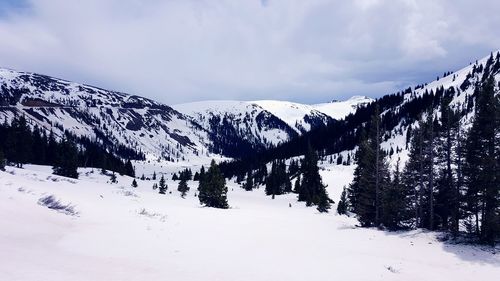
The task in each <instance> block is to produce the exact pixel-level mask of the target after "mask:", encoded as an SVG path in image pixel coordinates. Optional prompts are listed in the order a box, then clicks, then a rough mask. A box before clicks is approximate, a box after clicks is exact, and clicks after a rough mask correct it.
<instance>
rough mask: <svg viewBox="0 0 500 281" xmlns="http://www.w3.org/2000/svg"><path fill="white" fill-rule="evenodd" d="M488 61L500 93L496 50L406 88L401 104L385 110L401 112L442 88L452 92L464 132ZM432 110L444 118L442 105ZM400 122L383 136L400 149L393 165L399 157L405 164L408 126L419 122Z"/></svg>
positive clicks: (499, 55)
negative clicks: (444, 74)
mask: <svg viewBox="0 0 500 281" xmlns="http://www.w3.org/2000/svg"><path fill="white" fill-rule="evenodd" d="M488 61H490V62H489V66H488V69H489V71H490V73H492V74H493V77H494V79H495V81H496V85H497V86H496V89H495V91H496V92H497V95H500V86H499V84H498V83H499V82H500V51H496V52H493V53H492V54H490V55H488V56H486V57H484V58H482V59H480V60H477V61H476V62H475V63H473V64H470V65H468V66H466V67H464V68H462V69H460V70H458V71H455V72H453V73H449V74H448V75H446V76H444V77H440V78H438V79H436V80H434V81H432V82H430V83H428V84H424V85H419V86H417V87H414V88H412V89H410V90H409V91H406V92H405V94H404V99H403V102H402V103H401V104H399V105H397V106H395V107H394V108H391V109H389V110H386V111H385V112H382V113H381V114H382V115H384V114H388V113H397V112H398V111H400V110H401V109H402V108H404V107H405V105H407V104H409V103H410V102H413V101H415V100H416V99H419V98H421V97H422V96H423V95H424V94H426V93H427V94H429V93H434V94H435V93H437V92H439V91H441V92H443V91H444V92H448V93H452V97H451V102H450V104H449V107H450V108H451V109H452V110H454V111H456V112H460V114H461V117H460V121H459V122H460V128H461V130H462V131H461V134H462V135H464V134H465V133H466V130H467V129H468V128H469V126H470V123H471V118H472V117H473V116H474V111H473V107H474V106H473V102H474V99H475V96H474V92H475V90H476V83H477V82H479V81H480V80H481V79H482V78H483V74H484V73H485V69H486V68H487V65H488ZM427 114H429V113H428V112H423V114H422V118H425V117H426V115H427ZM432 114H433V115H434V116H435V118H440V115H441V114H440V105H435V106H434V107H433V110H432ZM397 122H398V123H399V124H398V125H397V126H395V127H394V128H393V129H391V130H390V131H387V132H385V133H384V136H383V139H385V141H384V142H383V143H382V147H383V148H385V149H386V150H387V151H389V150H391V148H392V149H393V150H394V151H396V153H394V154H393V155H391V157H390V159H391V163H392V164H393V165H394V164H395V163H396V161H397V159H398V158H400V159H401V162H402V164H404V163H405V162H406V160H407V159H408V149H407V147H406V140H407V132H408V128H409V127H410V126H411V127H413V128H416V127H418V126H419V125H418V120H412V121H411V122H409V120H405V119H401V120H397ZM398 149H399V150H400V151H399V152H397V150H398Z"/></svg>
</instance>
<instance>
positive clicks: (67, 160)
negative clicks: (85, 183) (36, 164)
mask: <svg viewBox="0 0 500 281" xmlns="http://www.w3.org/2000/svg"><path fill="white" fill-rule="evenodd" d="M58 153H59V154H58V155H59V157H58V160H57V162H56V165H54V167H53V168H52V169H53V171H54V174H55V175H59V176H63V177H70V178H74V179H77V178H78V171H77V168H78V150H77V148H76V145H75V144H74V143H73V142H72V141H70V140H69V139H68V138H65V139H64V140H63V141H62V142H61V145H60V151H59V152H58Z"/></svg>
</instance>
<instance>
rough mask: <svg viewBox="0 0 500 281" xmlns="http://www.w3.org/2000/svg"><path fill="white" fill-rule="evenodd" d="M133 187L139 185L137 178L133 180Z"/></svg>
mask: <svg viewBox="0 0 500 281" xmlns="http://www.w3.org/2000/svg"><path fill="white" fill-rule="evenodd" d="M132 187H137V181H136V180H135V179H134V180H133V181H132Z"/></svg>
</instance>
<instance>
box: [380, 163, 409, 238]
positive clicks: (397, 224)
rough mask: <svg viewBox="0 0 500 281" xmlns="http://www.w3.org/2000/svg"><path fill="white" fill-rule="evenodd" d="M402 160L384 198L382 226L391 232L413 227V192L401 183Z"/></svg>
mask: <svg viewBox="0 0 500 281" xmlns="http://www.w3.org/2000/svg"><path fill="white" fill-rule="evenodd" d="M399 167H400V160H399V159H398V162H397V164H396V170H395V172H394V177H393V180H392V182H391V183H390V184H388V185H387V186H386V187H385V189H384V192H383V196H382V224H383V225H384V226H385V227H387V228H388V229H389V230H397V229H401V228H406V227H410V226H411V212H410V210H411V209H410V204H411V203H410V201H409V198H411V192H412V190H408V189H406V187H405V185H403V183H402V181H401V172H400V169H399Z"/></svg>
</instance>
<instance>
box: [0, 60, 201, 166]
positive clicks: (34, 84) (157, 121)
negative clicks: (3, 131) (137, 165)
mask: <svg viewBox="0 0 500 281" xmlns="http://www.w3.org/2000/svg"><path fill="white" fill-rule="evenodd" d="M0 105H1V107H0V117H1V118H2V119H3V118H6V119H8V120H9V119H12V118H13V117H14V116H15V115H24V116H25V117H26V118H27V119H28V120H29V123H30V124H31V125H32V126H34V125H37V126H39V127H41V128H45V129H46V130H47V131H50V130H51V131H53V132H54V134H55V135H56V136H59V137H62V135H63V134H64V131H65V130H68V131H70V132H72V133H73V134H75V135H78V136H86V137H88V138H90V139H98V140H100V141H102V142H108V143H112V144H115V145H117V144H121V145H123V146H126V147H129V148H134V149H136V150H141V151H142V152H144V153H146V154H147V155H148V156H150V157H152V158H158V157H162V158H165V159H170V160H173V159H179V158H184V157H192V156H197V155H204V154H206V153H208V149H209V147H210V143H208V132H206V131H205V130H204V129H202V128H201V127H200V126H199V125H198V124H196V123H195V122H192V121H191V119H190V118H189V117H187V116H185V115H183V114H181V113H179V112H177V111H175V110H173V109H172V108H171V107H169V106H167V105H164V104H161V103H158V102H155V101H153V100H150V99H146V98H143V97H139V96H132V95H127V94H123V93H119V92H114V91H108V90H103V89H100V88H96V87H92V86H87V85H83V84H78V83H72V82H68V81H64V80H60V79H56V78H52V77H48V76H44V75H38V74H33V73H24V72H16V71H12V70H7V69H0Z"/></svg>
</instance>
